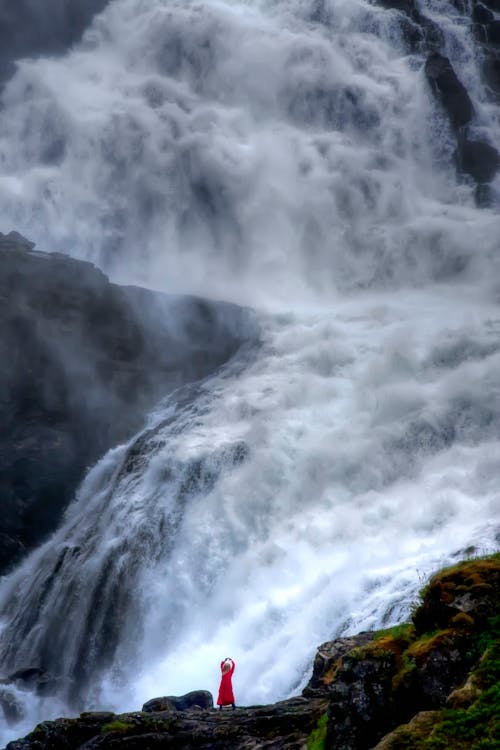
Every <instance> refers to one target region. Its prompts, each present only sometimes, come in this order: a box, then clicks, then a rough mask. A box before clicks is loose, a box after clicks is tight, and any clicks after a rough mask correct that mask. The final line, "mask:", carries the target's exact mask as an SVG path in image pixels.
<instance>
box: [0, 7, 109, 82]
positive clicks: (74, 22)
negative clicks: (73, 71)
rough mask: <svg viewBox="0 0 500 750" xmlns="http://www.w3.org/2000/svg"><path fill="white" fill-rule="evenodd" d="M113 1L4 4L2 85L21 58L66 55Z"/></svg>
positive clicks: (0, 17) (0, 22)
mask: <svg viewBox="0 0 500 750" xmlns="http://www.w3.org/2000/svg"><path fill="white" fill-rule="evenodd" d="M108 1H109V0H86V2H78V1H77V0H45V2H43V3H37V2H33V0H16V2H2V3H1V4H0V83H1V82H2V80H5V78H7V76H8V75H9V73H11V72H12V70H13V65H12V62H13V60H15V59H18V58H20V57H25V56H29V57H33V56H35V55H40V54H53V53H57V52H63V51H64V50H65V49H67V47H68V46H69V45H71V44H73V43H74V42H76V41H78V39H79V38H80V37H81V35H82V32H83V31H84V29H85V28H86V26H87V25H88V24H89V23H90V21H91V20H92V18H93V16H94V15H95V14H96V13H98V12H99V11H100V10H102V9H103V8H104V7H105V6H106V5H107V4H108Z"/></svg>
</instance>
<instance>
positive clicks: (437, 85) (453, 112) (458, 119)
mask: <svg viewBox="0 0 500 750" xmlns="http://www.w3.org/2000/svg"><path fill="white" fill-rule="evenodd" d="M425 74H426V76H427V80H428V81H429V83H430V85H431V88H432V91H433V92H434V94H435V95H436V97H437V99H438V100H439V101H440V102H441V104H442V105H443V107H444V109H445V111H446V113H447V115H448V117H449V119H450V122H451V124H452V126H453V127H454V128H455V130H458V129H460V128H463V127H464V126H465V125H467V123H469V122H470V120H471V119H472V116H473V114H474V108H473V106H472V102H471V99H470V97H469V94H468V93H467V89H466V88H465V86H464V85H463V83H462V82H461V81H460V80H459V78H458V76H457V74H456V73H455V71H454V69H453V66H452V65H451V63H450V61H449V59H448V58H447V57H444V56H443V55H441V54H440V53H438V52H434V53H432V54H431V55H430V56H429V57H428V58H427V62H426V64H425Z"/></svg>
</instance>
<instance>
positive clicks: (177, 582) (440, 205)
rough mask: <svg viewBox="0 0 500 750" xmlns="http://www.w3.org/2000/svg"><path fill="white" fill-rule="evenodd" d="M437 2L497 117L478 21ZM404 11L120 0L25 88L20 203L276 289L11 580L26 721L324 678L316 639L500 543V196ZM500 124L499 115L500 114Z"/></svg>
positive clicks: (379, 618)
mask: <svg viewBox="0 0 500 750" xmlns="http://www.w3.org/2000/svg"><path fill="white" fill-rule="evenodd" d="M421 6H422V8H425V9H426V11H428V12H429V13H431V14H432V17H433V18H434V20H435V21H436V22H437V23H439V25H440V26H441V28H442V29H443V31H444V33H445V40H446V51H447V54H449V55H450V57H451V59H452V62H454V64H455V65H456V67H457V70H460V71H462V69H463V70H464V77H466V82H467V85H468V87H469V91H470V93H471V95H472V96H473V99H474V105H475V107H476V112H477V117H476V121H475V123H474V126H475V127H476V128H478V129H480V130H481V132H482V133H483V134H486V135H487V136H488V138H489V139H490V140H491V141H492V142H493V143H494V142H495V138H497V140H498V133H496V132H495V118H496V117H497V111H496V110H495V108H494V107H493V106H492V105H491V104H490V103H488V100H487V97H486V95H485V94H484V91H483V90H482V87H481V83H480V76H479V73H478V70H479V62H478V61H477V60H476V59H475V56H474V54H473V52H472V49H473V45H472V40H471V38H470V35H469V31H468V29H467V27H466V25H465V24H464V23H463V20H462V19H461V17H460V15H459V14H458V12H457V11H456V10H455V9H454V7H453V6H452V4H451V3H449V2H447V1H446V0H428V1H427V2H422V3H421ZM423 61H424V58H423V56H419V55H408V54H407V52H406V50H405V46H404V40H403V38H402V36H401V31H400V26H399V24H398V16H397V13H396V12H393V11H385V10H382V9H381V8H379V7H376V6H375V5H373V4H371V3H369V2H367V1H366V0H329V1H328V0H324V2H319V1H318V2H312V1H310V2H306V0H275V1H274V2H263V1H262V2H261V1H259V0H253V1H251V0H248V1H247V2H243V1H242V0H240V1H234V2H231V1H230V0H213V1H211V2H210V1H209V0H206V1H205V2H189V1H187V0H183V1H182V2H181V1H180V0H178V1H177V0H171V1H169V0H114V2H111V3H110V4H109V6H108V7H107V9H106V10H105V11H104V12H103V13H102V14H101V15H100V16H99V17H98V18H97V19H96V20H95V22H94V24H93V26H92V27H91V28H90V29H89V30H88V32H87V33H86V35H85V37H84V39H83V41H82V43H81V44H80V45H79V46H78V47H76V48H75V49H74V50H72V51H70V52H69V53H68V54H67V55H66V56H65V57H64V58H63V59H42V60H37V61H23V62H22V63H21V64H20V66H19V70H18V72H17V74H16V76H15V77H14V78H13V79H12V80H11V81H10V82H9V84H8V85H7V87H6V89H5V91H4V93H3V106H4V109H3V111H2V113H1V118H0V164H1V174H0V206H1V215H2V217H3V219H4V221H9V222H10V223H11V224H12V226H13V227H15V228H17V229H19V230H20V231H23V232H24V233H25V234H27V235H28V236H29V237H31V238H33V239H35V240H36V241H38V242H39V244H40V245H41V246H44V247H45V248H50V249H54V250H55V249H58V250H63V251H65V252H71V253H73V254H75V255H77V256H79V257H85V258H89V259H91V260H94V261H95V262H97V263H99V264H100V265H101V266H103V267H104V268H105V269H106V270H108V271H109V272H110V273H111V274H112V275H113V277H114V278H116V279H121V280H127V281H130V280H133V281H134V282H136V283H137V282H141V283H145V284H148V285H151V286H156V287H158V286H160V287H162V288H164V289H167V290H169V291H176V292H178V291H182V292H196V293H204V294H207V293H209V294H212V295H214V296H218V297H223V298H226V299H230V300H233V301H234V300H236V301H242V300H243V301H244V302H245V303H247V304H251V305H252V306H253V307H254V308H255V309H256V313H255V314H256V316H257V319H258V321H259V325H260V328H261V333H260V337H261V340H260V343H259V345H258V346H257V345H256V346H255V348H253V349H252V348H251V347H250V348H249V349H248V350H246V349H245V350H244V351H243V352H242V353H241V354H240V356H239V357H236V358H235V360H234V361H232V362H230V363H229V364H228V365H227V366H226V367H225V368H223V369H222V371H221V372H220V373H218V374H217V375H215V376H213V377H211V378H210V379H208V380H207V381H205V382H204V383H201V384H198V385H197V386H195V387H193V388H192V389H187V390H185V391H181V392H179V393H177V394H173V395H172V396H170V397H169V398H167V399H166V400H165V402H164V403H163V404H160V405H159V406H158V409H157V410H156V411H155V413H154V414H153V415H151V416H150V419H149V423H148V425H147V427H146V429H145V431H144V433H142V434H140V435H139V436H138V437H137V438H136V439H134V440H132V441H131V443H130V444H129V445H128V446H122V447H119V448H117V449H115V450H114V451H112V452H111V453H110V454H108V455H107V456H106V457H104V458H103V459H102V461H101V462H100V463H99V464H98V465H97V466H96V467H95V468H94V469H93V470H92V471H91V472H90V474H89V475H88V477H87V478H86V480H85V482H84V484H83V485H82V487H81V488H80V491H79V494H78V497H77V499H76V500H75V503H74V504H73V505H72V506H71V508H70V509H69V510H68V513H67V515H66V519H65V521H64V524H63V526H62V527H61V528H60V529H59V531H58V532H57V533H56V534H55V536H54V538H53V539H51V540H50V541H49V542H48V543H47V544H46V545H45V546H44V547H42V548H41V549H40V550H38V551H36V552H35V553H33V555H32V556H31V557H30V558H29V559H28V560H26V561H25V562H24V563H23V565H22V566H21V567H20V568H19V569H18V570H17V571H15V572H14V573H13V574H11V576H9V577H8V578H7V579H5V580H4V581H3V582H2V585H1V588H0V613H1V614H0V616H1V628H2V632H1V635H0V644H1V653H0V665H1V668H0V671H4V669H5V670H7V671H14V669H15V668H19V667H26V666H38V665H42V666H44V667H45V668H47V669H48V670H49V671H51V672H52V673H53V674H54V675H55V676H56V677H57V679H58V684H59V690H58V696H57V698H53V697H52V698H45V699H36V698H34V697H32V696H29V695H24V696H22V697H23V700H25V701H26V705H27V717H26V721H25V722H24V723H23V725H22V727H21V726H17V727H14V728H10V729H9V730H5V731H4V732H3V733H2V730H0V739H6V738H8V737H14V736H18V735H19V734H20V733H21V732H22V731H24V730H28V729H30V728H31V727H32V725H33V724H34V722H35V721H36V720H38V719H40V718H49V717H50V716H54V715H56V714H60V713H61V712H62V711H66V712H67V711H68V710H71V709H68V708H67V705H68V704H67V701H69V702H70V703H69V705H70V706H76V705H78V706H81V705H85V706H87V707H90V706H92V705H93V706H98V707H100V708H106V707H112V708H118V709H123V710H124V709H127V708H137V707H139V706H140V705H141V703H142V702H143V701H144V700H147V699H148V698H151V697H153V696H154V695H158V694H180V693H183V692H186V691H187V690H191V689H196V688H206V689H211V690H212V691H214V690H215V689H216V686H217V678H218V662H219V660H220V659H221V658H222V657H224V656H227V655H230V656H232V657H234V659H235V661H236V663H237V671H236V674H235V679H234V684H235V690H236V693H237V700H238V701H239V702H240V703H251V702H268V701H271V700H274V699H277V698H280V697H283V696H285V695H288V694H290V693H291V692H293V691H297V690H298V689H299V688H300V685H301V684H302V683H303V680H304V676H305V675H306V674H307V670H308V669H309V667H310V665H311V661H312V657H313V654H314V650H315V648H316V646H317V645H318V644H319V643H320V642H321V641H323V640H326V639H327V638H331V637H333V636H335V635H338V634H340V633H345V632H355V631H358V630H360V629H362V628H371V627H378V626H379V625H380V624H382V623H389V622H391V623H392V622H396V621H397V620H398V619H401V618H403V617H405V616H406V615H407V613H408V610H409V607H410V604H411V602H412V600H413V599H414V597H415V594H416V591H417V589H418V588H419V586H420V584H421V579H422V577H423V576H425V574H426V573H427V572H428V571H430V570H432V569H433V568H434V567H435V566H436V565H439V564H441V563H444V562H446V561H447V560H449V559H451V558H452V557H453V555H454V554H455V553H458V552H460V550H463V549H464V548H465V547H467V546H469V545H475V546H476V547H477V548H479V549H480V550H488V549H491V548H492V547H494V546H495V544H496V543H497V542H498V537H497V534H498V520H497V519H498V511H499V504H500V494H499V491H498V467H497V463H498V461H497V458H498V454H499V443H500V383H499V381H498V366H499V364H500V308H499V302H500V288H499V286H498V282H497V281H496V279H497V275H496V274H497V273H498V266H499V262H500V261H499V257H500V256H499V254H498V238H499V237H500V218H499V216H498V214H497V213H496V212H495V211H494V210H493V209H489V210H478V209H476V208H475V206H474V201H473V186H472V184H468V183H467V182H463V181H457V178H456V175H455V172H454V169H453V167H452V163H451V162H452V159H451V156H452V152H453V148H454V145H453V138H452V136H451V133H450V131H449V129H448V125H447V123H446V120H445V118H444V116H443V113H442V112H440V110H439V108H438V106H437V105H436V104H435V102H434V100H433V98H432V97H431V93H430V91H429V90H428V87H427V84H426V81H425V77H424V74H423V70H422V66H423ZM496 145H497V146H500V143H499V142H497V144H496Z"/></svg>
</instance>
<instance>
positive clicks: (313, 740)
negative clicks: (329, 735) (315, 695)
mask: <svg viewBox="0 0 500 750" xmlns="http://www.w3.org/2000/svg"><path fill="white" fill-rule="evenodd" d="M327 724H328V716H327V715H326V714H323V716H322V717H321V718H320V719H319V721H318V723H317V725H316V728H315V729H313V731H312V732H311V734H310V735H309V737H308V738H307V746H306V747H307V750H325V742H326V730H327Z"/></svg>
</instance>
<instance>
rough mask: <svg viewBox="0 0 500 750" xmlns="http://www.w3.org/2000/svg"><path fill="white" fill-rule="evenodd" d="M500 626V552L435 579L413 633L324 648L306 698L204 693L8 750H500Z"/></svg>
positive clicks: (75, 722)
mask: <svg viewBox="0 0 500 750" xmlns="http://www.w3.org/2000/svg"><path fill="white" fill-rule="evenodd" d="M499 625H500V554H497V555H494V556H492V557H489V558H484V559H476V560H470V561H467V562H464V563H460V564H458V565H456V566H454V567H452V568H449V569H447V570H445V571H443V572H442V573H439V574H437V575H436V576H434V577H433V578H432V579H431V580H430V582H429V585H428V586H427V587H426V589H425V590H424V591H423V592H422V598H421V603H420V605H419V606H418V607H417V608H416V610H415V613H414V616H413V620H412V622H411V623H407V624H404V625H400V626H397V627H395V628H390V629H388V630H384V631H380V632H378V633H361V634H359V635H357V636H352V637H349V638H341V639H338V640H336V641H331V642H328V643H325V644H323V645H322V646H320V648H319V649H318V653H317V655H316V658H315V661H314V667H313V673H312V677H311V680H310V682H309V684H308V685H307V687H306V688H305V689H304V691H303V695H302V697H297V698H292V699H290V700H286V701H282V702H280V703H275V704H273V705H270V706H253V707H248V708H240V707H237V708H236V709H235V710H232V709H227V710H223V711H218V710H213V709H212V710H210V709H209V708H207V707H206V706H205V707H200V703H201V704H202V703H203V702H204V701H211V700H212V696H211V695H210V693H207V692H206V691H197V692H195V693H192V694H191V693H190V694H188V695H187V696H182V697H180V698H175V697H172V696H170V697H168V698H157V699H154V700H153V701H149V702H148V703H147V704H145V706H144V707H143V711H142V712H137V713H127V714H121V715H115V714H111V713H85V714H82V715H81V716H80V717H79V718H76V719H59V720H57V721H52V722H43V723H42V724H39V725H38V726H37V727H36V728H35V730H34V731H33V732H32V733H31V734H30V735H28V736H27V737H25V738H24V739H22V740H18V741H16V742H11V743H10V744H9V745H8V746H7V750H52V749H55V748H61V750H62V748H64V749H65V750H104V749H106V750H108V748H109V749H110V750H111V749H115V748H116V750H121V749H122V748H123V750H125V749H128V750H130V748H133V750H154V749H155V748H158V750H160V748H161V750H165V749H166V748H168V749H172V750H174V749H175V750H188V748H189V750H229V749H230V748H231V750H233V749H234V750H238V749H241V750H253V749H254V748H255V750H257V748H261V749H263V748H266V750H271V749H272V750H279V749H283V750H284V749H285V748H287V749H288V750H299V749H300V750H305V748H307V750H370V749H371V748H376V750H419V749H420V748H422V750H425V748H427V749H428V748H429V747H432V748H436V749H438V750H441V748H442V749H443V750H445V748H449V747H460V748H465V745H464V744H463V741H464V738H465V739H466V740H467V741H469V740H470V743H469V744H467V748H468V750H485V749H486V748H488V749H489V748H493V747H496V746H497V745H495V742H496V741H497V740H498V735H497V734H495V732H497V731H498V726H497V723H496V722H497V709H498V703H497V700H498V695H499V694H500V630H499ZM208 705H211V703H208ZM464 732H465V733H466V734H465V735H464ZM467 733H468V734H467ZM457 738H458V739H459V740H460V742H461V743H462V744H460V743H458V744H457V741H458V739H457ZM467 738H468V739H467ZM431 740H432V742H431V744H428V741H431ZM426 743H427V744H426Z"/></svg>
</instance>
